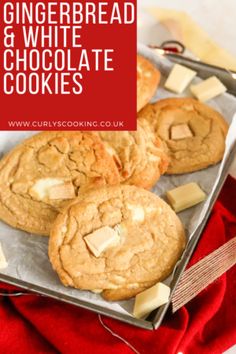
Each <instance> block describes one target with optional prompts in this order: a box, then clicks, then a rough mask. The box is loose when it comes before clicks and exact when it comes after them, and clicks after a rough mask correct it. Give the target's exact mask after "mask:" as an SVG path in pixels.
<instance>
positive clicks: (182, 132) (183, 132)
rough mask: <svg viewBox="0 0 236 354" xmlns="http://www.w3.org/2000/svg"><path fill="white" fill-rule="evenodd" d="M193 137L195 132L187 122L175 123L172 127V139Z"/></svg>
mask: <svg viewBox="0 0 236 354" xmlns="http://www.w3.org/2000/svg"><path fill="white" fill-rule="evenodd" d="M192 137H193V134H192V132H191V130H190V129H189V126H188V125H187V124H178V125H173V126H172V127H171V139H172V140H179V139H186V138H192Z"/></svg>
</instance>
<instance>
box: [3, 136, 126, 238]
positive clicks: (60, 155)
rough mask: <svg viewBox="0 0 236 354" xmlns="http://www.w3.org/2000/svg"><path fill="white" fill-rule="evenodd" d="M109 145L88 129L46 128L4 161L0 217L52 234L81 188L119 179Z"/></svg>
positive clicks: (115, 182)
mask: <svg viewBox="0 0 236 354" xmlns="http://www.w3.org/2000/svg"><path fill="white" fill-rule="evenodd" d="M119 179H120V178H119V173H118V170H117V167H116V165H115V163H114V161H113V159H112V158H111V157H110V155H109V154H108V153H107V152H106V150H105V147H104V144H103V143H102V141H101V140H100V139H99V137H98V136H96V135H95V134H93V133H89V132H55V131H54V132H43V133H40V134H36V135H34V136H33V137H32V138H29V139H27V140H25V141H23V142H22V143H21V144H19V145H18V146H16V147H15V148H14V149H13V150H12V151H10V152H9V153H8V154H7V155H6V156H5V157H3V159H2V160H1V161H0V218H1V219H2V220H3V221H5V222H6V223H8V224H10V225H11V226H13V227H16V228H19V229H22V230H25V231H28V232H32V233H35V234H40V235H49V232H50V227H51V224H52V222H53V221H54V220H55V218H56V216H57V214H58V212H59V210H60V209H61V208H62V207H64V206H65V205H66V204H67V203H68V201H71V199H73V198H75V197H76V196H77V194H78V192H79V191H81V190H83V189H86V188H89V187H90V186H93V185H97V184H98V185H100V184H101V185H104V184H117V183H119Z"/></svg>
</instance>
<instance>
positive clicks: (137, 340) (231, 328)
mask: <svg viewBox="0 0 236 354" xmlns="http://www.w3.org/2000/svg"><path fill="white" fill-rule="evenodd" d="M235 201H236V181H235V180H234V179H233V178H231V177H229V178H228V180H227V182H226V184H225V186H224V188H223V191H222V193H221V195H220V197H219V199H218V201H217V203H216V205H215V207H214V210H213V212H212V215H211V218H210V220H209V222H208V225H207V228H206V229H205V232H204V234H203V237H202V238H201V240H200V242H199V244H198V246H197V249H196V251H195V254H194V256H193V258H192V259H191V262H190V264H193V263H194V262H196V261H198V260H199V259H201V258H202V257H204V256H205V255H207V254H208V253H210V252H211V251H213V250H215V249H216V248H218V247H219V246H221V245H222V244H224V243H225V242H226V241H227V240H229V239H230V238H232V237H234V236H235V235H236V202H235ZM0 287H1V289H9V290H12V289H14V288H13V287H11V286H8V285H6V284H3V283H2V284H0ZM103 321H104V323H105V324H106V325H108V326H109V327H110V328H111V329H112V330H113V331H114V332H116V333H117V334H119V335H120V336H122V337H123V338H125V339H126V340H127V341H128V342H130V343H131V344H132V346H133V347H135V348H136V350H137V351H138V352H139V353H142V354H146V353H147V354H149V353H151V354H156V353H157V354H158V353H163V354H175V353H178V352H183V353H186V354H188V353H189V354H190V353H191V354H195V353H196V354H198V353H201V354H204V353H207V354H209V353H211V354H218V353H219V354H221V353H222V352H223V351H224V350H226V349H228V348H229V347H231V346H232V345H234V344H235V343H236V267H233V268H231V269H230V270H229V271H228V272H227V274H224V275H223V276H221V277H220V279H218V280H217V281H215V282H214V283H213V284H211V285H210V286H208V288H207V289H205V290H204V291H202V293H201V294H199V295H198V296H197V297H196V298H195V299H193V300H192V301H191V302H190V303H189V304H188V305H187V306H186V307H184V308H182V309H180V310H179V311H178V312H177V313H176V314H174V315H173V316H169V318H166V319H165V321H164V323H163V325H162V326H161V327H160V328H159V329H158V330H157V331H148V330H142V329H139V328H135V327H132V326H130V325H127V324H124V323H121V322H118V321H115V320H112V319H109V318H105V317H103ZM0 352H1V353H4V354H8V353H9V354H12V353H18V354H21V353H22V354H25V353H30V354H34V353H58V352H59V353H63V354H67V353H68V354H69V353H70V354H71V353H73V354H77V353H81V354H90V353H91V354H92V353H94V352H95V353H98V354H99V353H102V354H106V353H109V354H129V353H133V351H132V350H131V349H130V348H129V347H128V346H127V345H126V344H124V343H123V342H121V341H120V339H118V338H115V337H113V336H112V335H111V334H110V333H109V332H107V331H106V330H105V329H104V328H103V327H102V325H101V324H100V322H99V320H98V316H97V314H95V313H92V312H89V311H86V310H83V309H80V308H77V307H74V306H71V305H67V304H64V303H61V302H59V301H55V300H52V299H49V298H46V297H40V296H35V295H32V296H31V295H30V296H22V297H16V298H0Z"/></svg>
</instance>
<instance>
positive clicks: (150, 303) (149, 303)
mask: <svg viewBox="0 0 236 354" xmlns="http://www.w3.org/2000/svg"><path fill="white" fill-rule="evenodd" d="M169 297H170V288H169V286H167V285H165V284H163V283H157V284H156V285H154V286H152V287H151V288H149V289H147V290H145V291H143V292H142V293H140V294H138V295H136V297H135V304H134V310H133V315H134V317H136V318H142V317H144V316H146V315H147V314H149V313H150V312H152V311H153V310H155V309H156V308H158V307H160V306H162V305H164V304H166V303H167V302H168V300H169Z"/></svg>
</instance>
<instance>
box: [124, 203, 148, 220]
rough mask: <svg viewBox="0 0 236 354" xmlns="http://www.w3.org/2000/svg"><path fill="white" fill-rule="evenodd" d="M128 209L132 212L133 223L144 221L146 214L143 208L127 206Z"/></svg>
mask: <svg viewBox="0 0 236 354" xmlns="http://www.w3.org/2000/svg"><path fill="white" fill-rule="evenodd" d="M127 208H128V209H129V210H130V211H131V215H132V216H131V217H132V220H133V221H140V222H142V221H144V218H145V213H144V209H143V207H142V206H139V205H132V204H127Z"/></svg>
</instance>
